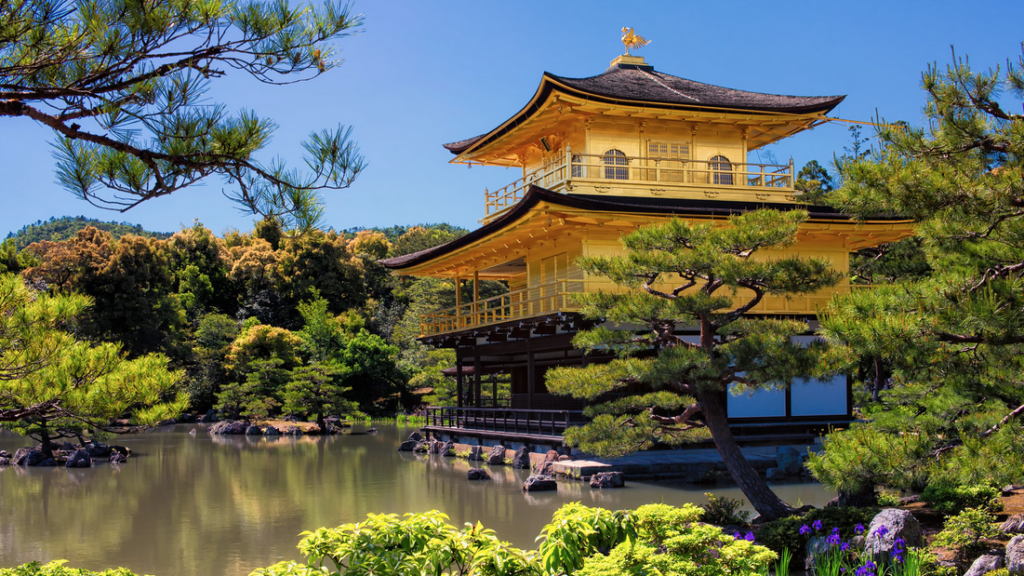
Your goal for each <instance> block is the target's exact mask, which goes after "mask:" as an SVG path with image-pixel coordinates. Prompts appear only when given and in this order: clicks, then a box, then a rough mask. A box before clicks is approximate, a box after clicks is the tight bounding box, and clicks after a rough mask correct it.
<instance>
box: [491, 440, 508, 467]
mask: <svg viewBox="0 0 1024 576" xmlns="http://www.w3.org/2000/svg"><path fill="white" fill-rule="evenodd" d="M487 463H488V464H490V465H491V466H501V465H502V464H504V463H505V447H504V446H502V445H501V444H498V445H497V446H494V447H492V448H491V453H490V454H488V455H487Z"/></svg>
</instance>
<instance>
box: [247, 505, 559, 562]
mask: <svg viewBox="0 0 1024 576" xmlns="http://www.w3.org/2000/svg"><path fill="white" fill-rule="evenodd" d="M303 534H304V536H305V537H304V538H303V539H302V541H300V542H299V550H300V551H301V553H302V555H303V556H304V557H305V558H306V563H305V564H302V563H298V562H294V561H292V562H280V563H278V564H276V565H274V566H270V567H268V568H262V569H259V570H256V571H255V572H253V575H254V576H285V575H288V576H305V575H309V576H312V575H314V574H316V575H318V576H326V575H329V574H330V575H339V576H340V575H341V574H345V575H346V576H371V575H378V574H436V575H441V574H448V575H451V576H458V575H468V574H474V575H476V574H479V575H481V576H540V575H541V574H542V571H541V569H540V564H539V562H538V561H537V557H536V553H535V552H527V551H523V550H520V549H518V548H514V547H512V546H509V545H508V544H507V543H505V542H502V541H500V540H498V538H497V537H496V536H495V535H494V531H493V530H487V529H485V528H484V527H483V526H482V525H480V524H479V523H478V524H475V525H473V524H466V526H465V527H464V528H463V529H461V530H460V529H457V528H455V527H454V526H452V525H451V524H449V523H448V516H446V515H445V514H442V513H441V512H438V511H436V510H432V511H430V512H424V513H422V514H406V515H405V516H402V517H399V516H398V515H396V514H370V515H369V516H368V517H367V519H366V521H364V522H360V523H355V524H344V525H342V526H339V527H337V528H320V529H318V530H315V531H313V532H304V533H303ZM332 567H333V568H334V569H335V570H334V571H332Z"/></svg>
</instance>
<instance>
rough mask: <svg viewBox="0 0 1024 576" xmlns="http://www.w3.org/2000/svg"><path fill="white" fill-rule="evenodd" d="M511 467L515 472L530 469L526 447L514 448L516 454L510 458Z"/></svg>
mask: <svg viewBox="0 0 1024 576" xmlns="http://www.w3.org/2000/svg"><path fill="white" fill-rule="evenodd" d="M512 467H513V468H515V469H516V470H522V469H523V468H529V467H530V451H529V450H527V449H526V446H520V447H519V448H516V453H515V454H514V455H513V456H512Z"/></svg>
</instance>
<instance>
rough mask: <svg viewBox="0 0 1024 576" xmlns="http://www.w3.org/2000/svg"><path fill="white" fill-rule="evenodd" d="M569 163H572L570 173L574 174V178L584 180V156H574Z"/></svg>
mask: <svg viewBox="0 0 1024 576" xmlns="http://www.w3.org/2000/svg"><path fill="white" fill-rule="evenodd" d="M569 161H570V162H571V163H572V170H570V172H569V173H570V174H572V177H573V178H583V156H580V155H579V154H573V155H572V158H571V159H570V160H569Z"/></svg>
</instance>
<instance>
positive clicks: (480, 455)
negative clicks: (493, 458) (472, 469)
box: [469, 446, 484, 462]
mask: <svg viewBox="0 0 1024 576" xmlns="http://www.w3.org/2000/svg"><path fill="white" fill-rule="evenodd" d="M483 459H484V447H483V446H473V447H472V448H470V449H469V461H470V462H480V461H482V460H483Z"/></svg>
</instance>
